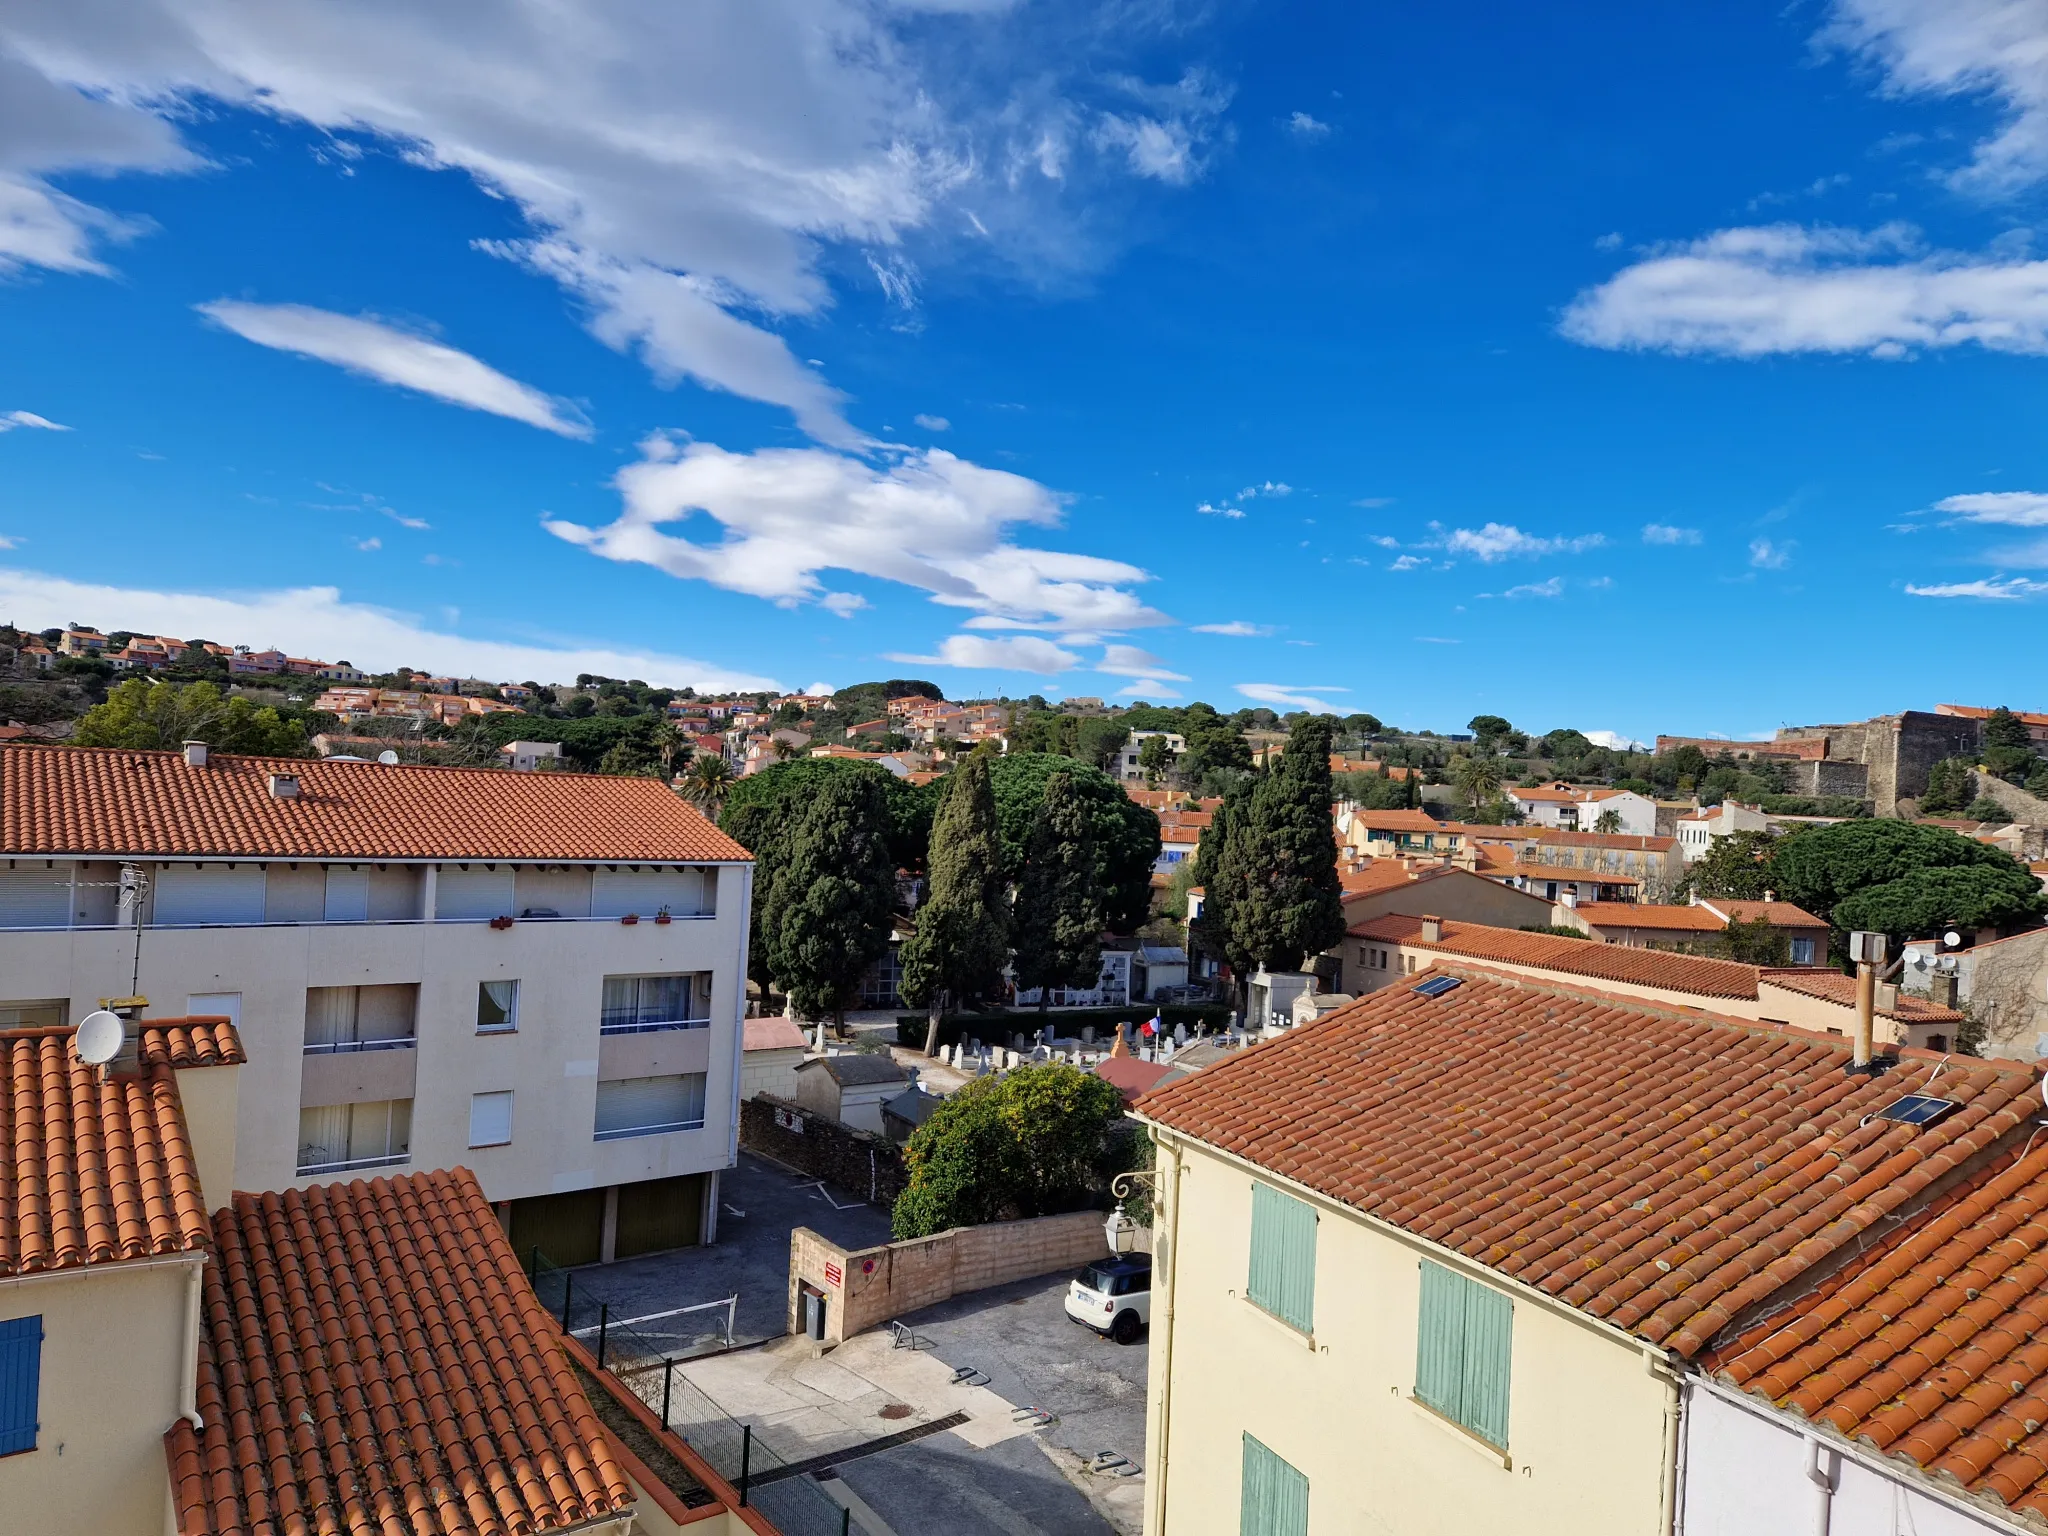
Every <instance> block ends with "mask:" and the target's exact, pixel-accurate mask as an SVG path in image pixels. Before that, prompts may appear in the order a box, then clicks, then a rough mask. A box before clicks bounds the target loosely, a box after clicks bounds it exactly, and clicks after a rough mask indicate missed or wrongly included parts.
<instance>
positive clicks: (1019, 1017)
mask: <svg viewBox="0 0 2048 1536" xmlns="http://www.w3.org/2000/svg"><path fill="white" fill-rule="evenodd" d="M1155 1013H1156V1014H1158V1015H1159V1016H1160V1022H1161V1023H1162V1024H1164V1025H1165V1027H1166V1028H1167V1030H1168V1031H1171V1030H1172V1029H1173V1026H1174V1025H1176V1024H1185V1025H1187V1027H1188V1028H1189V1030H1190V1031H1199V1030H1204V1029H1206V1030H1211V1031H1214V1030H1220V1029H1222V1028H1223V1027H1224V1026H1225V1025H1227V1024H1229V1022H1230V1009H1229V1008H1227V1007H1225V1006H1224V1005H1223V1004H1222V1003H1169V1004H1167V1005H1166V1006H1165V1007H1163V1008H1162V1007H1155V1006H1154V1005H1152V1004H1150V1003H1132V1004H1129V1005H1128V1006H1126V1007H1122V1008H1052V1009H1048V1010H1047V1011H1046V1012H1044V1013H1040V1012H1039V1011H1038V1010H1037V1009H1036V1008H1019V1009H1015V1010H1012V1011H1010V1012H1006V1013H949V1014H946V1015H945V1016H944V1017H942V1018H941V1019H940V1020H939V1044H940V1045H958V1044H959V1043H960V1041H961V1039H962V1037H963V1036H964V1037H965V1038H966V1039H969V1040H973V1041H978V1042H979V1041H986V1042H987V1043H988V1044H990V1045H1008V1044H1009V1042H1010V1037H1011V1036H1012V1035H1023V1036H1025V1037H1026V1038H1027V1039H1035V1038H1036V1037H1037V1034H1038V1032H1039V1030H1041V1029H1043V1028H1044V1027H1045V1026H1046V1025H1048V1024H1050V1025H1051V1026H1052V1028H1053V1033H1054V1034H1055V1035H1058V1036H1060V1037H1061V1038H1063V1039H1078V1038H1079V1037H1080V1034H1081V1031H1082V1030H1083V1029H1084V1028H1087V1027H1089V1026H1090V1025H1092V1026H1094V1029H1095V1035H1096V1038H1097V1039H1105V1038H1107V1037H1108V1035H1109V1034H1110V1032H1111V1030H1112V1029H1113V1028H1114V1027H1115V1026H1116V1025H1118V1024H1141V1023H1143V1022H1144V1021H1145V1020H1147V1019H1149V1018H1151V1017H1152V1016H1153V1015H1154V1014H1155ZM930 1027H931V1017H930V1015H928V1014H922V1013H900V1014H898V1015H897V1016H896V1043H897V1044H898V1045H906V1046H910V1047H912V1048H914V1049H917V1050H922V1049H924V1037H925V1031H926V1030H927V1029H929V1028H930Z"/></svg>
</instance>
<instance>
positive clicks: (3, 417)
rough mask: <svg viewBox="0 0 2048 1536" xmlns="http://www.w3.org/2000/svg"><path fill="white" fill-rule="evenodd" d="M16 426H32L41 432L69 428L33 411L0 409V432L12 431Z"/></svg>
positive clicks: (66, 429)
mask: <svg viewBox="0 0 2048 1536" xmlns="http://www.w3.org/2000/svg"><path fill="white" fill-rule="evenodd" d="M16 427H32V428H35V429H36V430H38V431H42V432H69V431H70V430H71V429H70V428H69V427H67V426H63V425H61V424H60V423H58V422H54V421H52V420H50V418H49V417H47V416H38V415H37V414H36V413H35V412H34V411H0V432H12V431H13V430H14V429H15V428H16Z"/></svg>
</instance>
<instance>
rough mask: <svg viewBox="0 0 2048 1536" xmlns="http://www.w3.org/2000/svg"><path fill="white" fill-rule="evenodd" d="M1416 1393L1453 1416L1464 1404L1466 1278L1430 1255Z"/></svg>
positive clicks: (1418, 1331) (1418, 1334)
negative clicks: (1435, 1260) (1464, 1279)
mask: <svg viewBox="0 0 2048 1536" xmlns="http://www.w3.org/2000/svg"><path fill="white" fill-rule="evenodd" d="M1415 1395H1416V1396H1417V1397H1419V1398H1421V1399H1422V1401H1424V1402H1425V1403H1427V1404H1429V1406H1430V1407H1432V1408H1434V1409H1435V1410H1436V1411H1437V1412H1438V1413H1441V1414H1445V1415H1447V1416H1449V1417H1450V1418H1453V1419H1455V1418H1458V1417H1459V1410H1460V1408H1461V1407H1462V1406H1463V1405H1464V1396H1465V1290H1464V1281H1463V1280H1462V1279H1460V1277H1459V1276H1458V1275H1457V1274H1455V1273H1453V1272H1452V1271H1451V1270H1448V1269H1445V1268H1444V1267H1443V1265H1441V1264H1432V1263H1430V1261H1429V1260H1427V1259H1424V1260H1423V1261H1422V1300H1421V1305H1420V1307H1419V1308H1418V1309H1417V1315H1416V1326H1415Z"/></svg>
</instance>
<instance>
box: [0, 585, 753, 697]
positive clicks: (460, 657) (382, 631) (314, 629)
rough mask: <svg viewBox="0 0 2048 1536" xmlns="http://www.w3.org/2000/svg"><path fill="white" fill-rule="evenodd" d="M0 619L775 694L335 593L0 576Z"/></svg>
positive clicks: (480, 672) (373, 658)
mask: <svg viewBox="0 0 2048 1536" xmlns="http://www.w3.org/2000/svg"><path fill="white" fill-rule="evenodd" d="M0 614H5V615H6V616H7V618H8V620H9V622H11V623H15V624H20V625H24V626H26V627H29V628H32V629H47V628H48V627H50V626H51V625H53V624H69V623H72V622H73V621H81V622H85V623H98V624H102V625H109V626H111V625H115V624H120V625H124V626H127V627H130V628H133V629H136V630H138V631H143V632H146V633H150V634H165V635H177V636H180V637H182V638H186V639H192V638H197V637H203V638H205V639H208V640H214V641H218V642H220V643H221V644H247V645H258V646H264V645H275V646H278V647H280V648H282V649H284V650H287V651H289V652H291V653H292V654H293V655H294V656H317V657H320V658H322V659H323V660H328V661H342V660H347V661H351V662H353V663H355V665H357V666H358V667H362V668H364V669H365V670H375V671H387V670H389V669H391V668H393V667H399V666H413V667H419V666H424V667H427V668H430V669H432V670H433V671H436V672H449V673H454V674H456V675H457V676H470V675H474V676H477V677H488V678H509V679H512V680H515V681H523V680H525V679H526V678H529V677H530V678H534V679H537V680H538V681H541V682H550V681H555V680H559V679H563V678H573V677H574V676H575V675H576V674H577V673H578V672H596V673H601V674H603V675H604V676H607V677H642V678H645V679H647V681H648V682H650V683H654V684H657V685H659V686H662V687H670V688H681V687H692V688H698V689H707V688H714V689H749V690H752V689H771V690H777V691H779V688H778V685H777V684H776V683H775V682H774V680H773V679H771V678H766V677H763V676H761V675H760V674H758V673H751V672H742V671H738V670H736V669H733V668H728V667H723V666H719V665H717V664H715V663H712V662H705V661H698V660H695V659H693V658H691V657H687V656H671V655H665V654H661V653H656V652H646V651H625V650H614V649H611V648H609V647H605V646H577V645H562V646H537V645H525V644H513V643H508V642H501V641H496V640H480V639H474V638H471V637H469V636H466V635H457V634H451V633H447V632H445V631H437V630H432V629H428V628H425V627H424V626H422V625H421V624H420V623H419V622H418V621H417V620H416V619H414V618H412V617H410V616H408V615H405V614H402V613H395V612H392V611H391V610H389V609H384V608H375V607H371V606H370V605H368V604H366V603H352V602H346V601H344V600H343V598H342V595H341V592H340V589H339V588H336V587H299V588H293V589H290V590H282V591H267V592H245V593H233V594H228V593H199V592H158V591H148V590H140V589H131V588H120V587H111V586H96V585H92V584H89V583H85V582H77V581H71V580H68V579H66V578H64V577H60V576H46V575H43V574H41V573H39V572H35V571H23V570H15V569H8V568H0Z"/></svg>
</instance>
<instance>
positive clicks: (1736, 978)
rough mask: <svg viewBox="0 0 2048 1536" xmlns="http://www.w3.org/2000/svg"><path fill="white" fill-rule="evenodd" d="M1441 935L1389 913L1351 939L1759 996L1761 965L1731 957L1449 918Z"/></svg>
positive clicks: (1670, 988) (1678, 988) (1642, 983)
mask: <svg viewBox="0 0 2048 1536" xmlns="http://www.w3.org/2000/svg"><path fill="white" fill-rule="evenodd" d="M1441 932H1442V934H1443V937H1442V938H1440V939H1439V940H1438V941H1437V942H1436V943H1434V944H1425V943H1424V942H1423V940H1422V919H1421V918H1419V917H1402V916H1398V915H1395V914H1391V913H1390V914H1388V915H1387V916H1385V917H1375V918H1373V919H1371V920H1370V921H1367V922H1363V923H1360V924H1358V925H1357V926H1356V927H1354V928H1353V929H1352V930H1351V935H1352V937H1353V938H1360V939H1377V940H1379V941H1380V942H1381V943H1383V944H1405V945H1407V946H1408V947H1409V948H1410V949H1427V950H1435V951H1438V952H1440V953H1443V954H1450V955H1463V956H1465V957H1466V958H1468V959H1472V960H1500V961H1505V962H1507V963H1508V964H1511V965H1532V966H1539V967H1541V968H1542V969H1543V970H1546V971H1557V972H1560V973H1562V974H1564V975H1568V976H1587V977H1592V978H1595V979H1597V980H1601V981H1625V982H1628V983H1630V984H1631V985H1633V986H1638V987H1661V988H1663V989H1664V990H1665V991H1667V992H1690V993H1692V994H1694V995H1695V996H1698V997H1755V996H1756V978H1757V968H1756V967H1755V966H1753V965H1741V964H1738V963H1737V962H1736V961H1733V960H1710V959H1707V958H1706V957H1704V956H1701V955H1681V954H1676V953H1674V952H1672V951H1670V950H1663V949H1632V948H1628V947H1626V946H1623V945H1620V944H1602V943H1601V942H1600V941H1599V940H1597V939H1568V938H1566V937H1564V936H1563V935H1562V934H1555V933H1523V932H1522V931H1521V930H1520V929H1516V928H1492V927H1488V926H1486V925H1485V924H1483V923H1461V922H1453V921H1450V920H1448V919H1446V920H1445V921H1444V923H1443V926H1442V930H1441Z"/></svg>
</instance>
